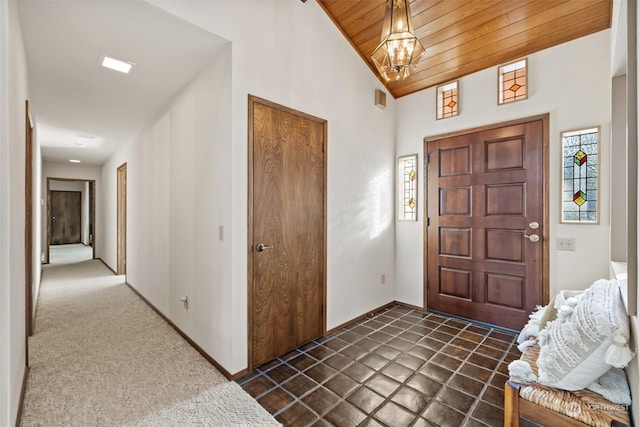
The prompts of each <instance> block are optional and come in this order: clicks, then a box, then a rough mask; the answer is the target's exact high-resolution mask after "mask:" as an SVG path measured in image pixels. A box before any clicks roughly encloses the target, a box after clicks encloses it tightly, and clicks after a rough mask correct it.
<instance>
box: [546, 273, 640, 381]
mask: <svg viewBox="0 0 640 427" xmlns="http://www.w3.org/2000/svg"><path fill="white" fill-rule="evenodd" d="M628 338H629V318H628V316H627V313H626V311H625V308H624V304H623V302H622V298H621V296H620V288H619V286H618V283H617V282H616V281H615V280H612V281H609V280H598V281H597V282H595V283H594V284H593V285H591V287H590V288H589V289H587V290H586V291H585V292H584V293H583V294H582V295H581V296H580V297H578V298H575V297H574V298H569V299H567V301H566V303H565V304H564V305H562V306H561V307H559V308H558V317H557V319H556V320H554V321H553V322H550V323H548V324H547V327H546V328H545V329H544V330H543V331H541V332H540V335H539V340H540V357H539V358H538V381H539V382H540V384H544V385H547V386H550V387H555V388H561V389H564V390H580V389H583V388H585V387H588V386H589V385H591V384H592V383H593V382H594V381H596V380H597V379H598V378H599V377H600V376H601V375H602V374H604V373H605V372H607V371H608V370H609V369H610V368H611V366H612V365H616V366H618V367H622V366H624V365H626V364H627V363H628V362H629V360H630V359H631V358H632V357H633V354H632V353H631V351H630V350H629V348H628V347H627V345H626V343H627V341H628ZM612 354H613V355H614V356H612ZM620 365H622V366H620Z"/></svg>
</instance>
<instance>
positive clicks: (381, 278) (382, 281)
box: [380, 273, 387, 285]
mask: <svg viewBox="0 0 640 427" xmlns="http://www.w3.org/2000/svg"><path fill="white" fill-rule="evenodd" d="M386 282H387V275H386V274H384V273H382V274H381V275H380V284H381V285H384V284H385V283H386Z"/></svg>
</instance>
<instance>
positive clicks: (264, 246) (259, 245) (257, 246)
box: [256, 243, 273, 252]
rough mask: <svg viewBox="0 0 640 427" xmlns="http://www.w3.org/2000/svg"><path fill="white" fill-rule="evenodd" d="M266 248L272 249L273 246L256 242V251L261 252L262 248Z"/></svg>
mask: <svg viewBox="0 0 640 427" xmlns="http://www.w3.org/2000/svg"><path fill="white" fill-rule="evenodd" d="M266 249H273V246H267V245H265V244H264V243H258V244H257V245H256V250H257V251H258V252H262V251H264V250H266Z"/></svg>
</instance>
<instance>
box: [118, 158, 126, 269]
mask: <svg viewBox="0 0 640 427" xmlns="http://www.w3.org/2000/svg"><path fill="white" fill-rule="evenodd" d="M117 174H118V194H117V196H116V197H117V199H118V202H117V204H118V231H117V233H118V243H117V245H118V249H117V251H118V254H117V257H118V261H117V262H118V266H117V272H118V274H119V275H123V274H127V164H126V163H124V164H122V165H121V166H120V167H118V172H117Z"/></svg>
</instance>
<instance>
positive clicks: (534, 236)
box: [522, 234, 540, 243]
mask: <svg viewBox="0 0 640 427" xmlns="http://www.w3.org/2000/svg"><path fill="white" fill-rule="evenodd" d="M522 237H524V238H525V239H529V241H530V242H532V243H536V242H539V241H540V236H538V235H537V234H532V235H531V236H529V235H527V234H524V235H522Z"/></svg>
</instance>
